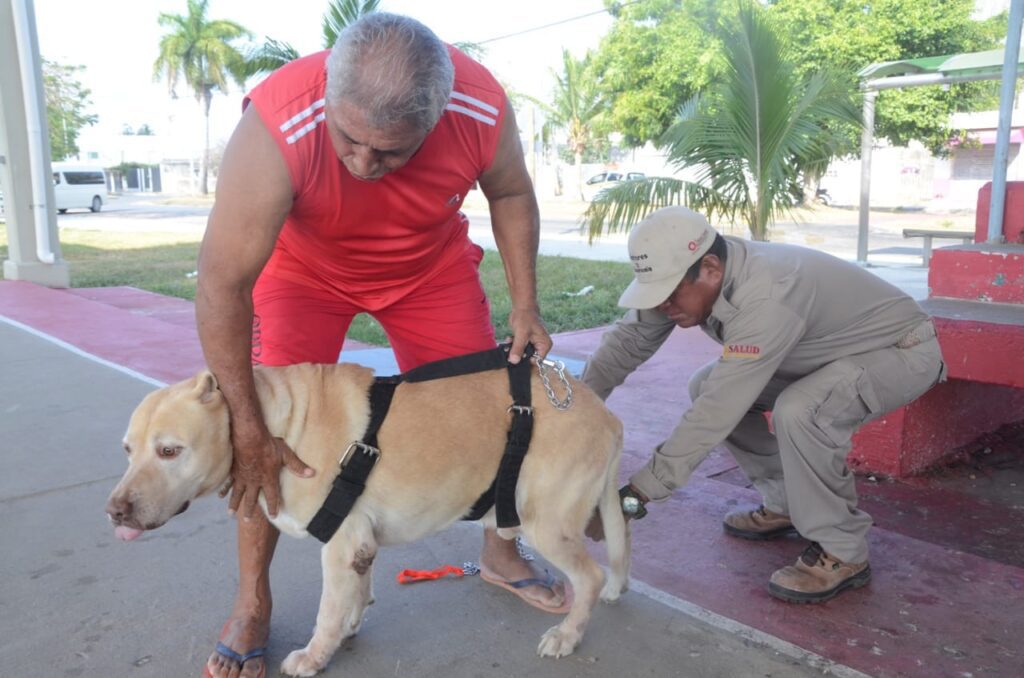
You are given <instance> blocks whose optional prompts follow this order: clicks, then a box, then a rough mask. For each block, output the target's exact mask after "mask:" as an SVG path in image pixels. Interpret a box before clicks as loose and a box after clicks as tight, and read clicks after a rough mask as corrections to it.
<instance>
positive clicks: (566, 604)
mask: <svg viewBox="0 0 1024 678" xmlns="http://www.w3.org/2000/svg"><path fill="white" fill-rule="evenodd" d="M480 578H481V579H482V580H484V581H485V582H487V583H488V584H494V585H495V586H498V587H501V588H503V589H505V590H506V591H510V592H511V593H514V594H515V595H516V596H517V597H518V598H519V599H520V600H522V601H523V602H524V603H526V604H527V605H531V606H533V607H535V608H537V609H538V610H543V611H544V612H550V613H552V614H565V613H566V612H568V611H569V608H571V607H572V603H571V602H570V598H569V592H568V590H567V591H566V595H565V600H564V601H563V602H562V604H561V605H560V606H559V607H550V606H548V605H545V604H544V603H542V602H541V601H539V600H535V599H533V598H528V597H527V596H524V595H523V594H522V593H520V590H521V589H524V588H526V587H527V586H542V587H544V588H546V589H547V590H549V591H554V590H555V583H556V582H557V581H558V580H557V579H555V577H554V576H553V575H552V574H551V573H550V572H548V571H547V570H544V577H543V578H540V577H529V578H527V579H518V580H516V581H508V580H507V579H500V578H497V577H492V576H490V575H488V574H487V573H486V572H484V571H482V570H481V571H480Z"/></svg>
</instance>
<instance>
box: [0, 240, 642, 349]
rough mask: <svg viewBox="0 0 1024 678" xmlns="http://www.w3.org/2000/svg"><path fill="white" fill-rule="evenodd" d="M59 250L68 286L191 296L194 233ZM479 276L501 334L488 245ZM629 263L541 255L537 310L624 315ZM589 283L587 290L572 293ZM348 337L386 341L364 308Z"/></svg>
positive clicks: (500, 279) (504, 307)
mask: <svg viewBox="0 0 1024 678" xmlns="http://www.w3.org/2000/svg"><path fill="white" fill-rule="evenodd" d="M60 241H61V253H62V255H63V257H64V259H65V260H67V262H68V263H69V265H70V270H71V286H72V287H114V286H120V285H128V286H132V287H138V288H140V289H144V290H149V291H150V292H156V293H158V294H164V295H167V296H172V297H180V298H182V299H188V300H189V301H192V300H194V299H195V296H196V279H195V278H194V277H189V274H190V273H192V272H193V271H195V269H196V257H197V255H198V253H199V238H198V237H197V236H189V235H182V234H169V233H114V232H106V231H87V230H78V229H68V228H65V229H61V232H60ZM3 259H7V228H6V224H3V222H0V260H3ZM480 278H481V280H482V281H483V285H484V289H485V290H486V292H487V297H488V299H490V301H491V322H492V323H493V325H494V328H495V334H496V336H497V337H498V339H499V340H502V339H504V338H505V337H506V336H508V335H509V334H510V330H509V327H508V314H509V310H510V308H511V304H510V300H509V297H508V286H507V285H506V283H505V269H504V268H503V267H502V264H501V259H500V258H499V257H498V254H497V253H496V252H493V251H488V252H487V253H486V254H485V255H484V260H483V262H482V263H481V264H480ZM632 278H633V273H632V270H631V267H630V266H629V264H625V263H614V262H604V261H589V260H585V259H574V258H572V257H549V256H543V255H542V256H540V257H538V259H537V285H538V290H539V296H540V306H541V312H542V313H543V316H544V322H545V324H546V325H547V328H548V331H549V332H551V333H552V334H553V333H555V332H569V331H572V330H582V329H589V328H591V327H600V326H603V325H607V324H609V323H611V322H613V321H615V320H616V319H618V318H619V317H620V316H621V315H622V309H620V308H619V307H618V306H616V301H617V300H618V298H619V294H621V293H622V290H623V289H625V287H626V285H628V284H629V281H630V280H632ZM587 285H593V287H594V290H593V291H592V292H590V293H589V294H586V295H583V296H580V297H573V296H567V293H574V292H578V291H579V290H580V289H582V288H584V287H586V286H587ZM348 336H349V338H350V339H354V340H356V341H362V342H365V343H368V344H375V345H379V346H385V345H387V343H388V342H387V337H386V336H385V335H384V330H383V329H382V328H381V327H380V325H379V324H377V321H375V320H374V319H373V318H371V317H370V316H368V315H366V314H360V315H358V316H356V318H355V320H354V321H353V322H352V326H351V328H350V329H349V333H348Z"/></svg>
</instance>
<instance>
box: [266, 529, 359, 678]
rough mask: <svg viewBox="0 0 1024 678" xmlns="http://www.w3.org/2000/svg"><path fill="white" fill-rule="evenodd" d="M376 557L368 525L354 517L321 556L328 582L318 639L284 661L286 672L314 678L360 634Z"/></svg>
mask: <svg viewBox="0 0 1024 678" xmlns="http://www.w3.org/2000/svg"><path fill="white" fill-rule="evenodd" d="M376 555H377V542H376V541H375V540H374V538H373V531H372V529H371V528H370V524H369V521H367V520H366V519H365V518H364V517H363V516H357V515H355V514H350V515H349V516H348V518H346V520H345V523H344V524H343V525H342V527H341V529H339V530H338V533H337V534H335V535H334V537H333V538H332V539H331V541H330V542H328V543H327V544H326V545H324V547H323V549H322V550H321V552H320V560H321V564H322V566H323V577H324V584H323V591H322V593H321V594H320V611H319V612H318V613H317V616H316V628H315V629H314V631H313V637H312V638H310V640H309V644H308V645H306V647H305V648H303V649H301V650H295V651H294V652H292V653H291V654H289V655H288V656H287V657H286V658H285V660H284V662H283V663H282V664H281V671H282V672H283V673H286V674H288V675H293V676H312V675H314V674H316V673H317V672H318V671H322V670H323V669H324V667H325V666H327V662H329V661H330V660H331V657H332V656H333V655H334V653H335V651H337V649H338V646H339V645H341V641H342V640H344V639H345V638H348V637H349V636H354V635H355V634H356V632H357V631H358V630H359V625H360V624H361V623H362V621H363V612H364V611H365V610H366V606H367V605H369V604H370V603H371V602H373V593H372V581H371V573H372V569H373V567H372V566H373V559H374V557H375V556H376Z"/></svg>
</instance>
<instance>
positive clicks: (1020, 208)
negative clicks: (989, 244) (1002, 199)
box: [974, 181, 1024, 243]
mask: <svg viewBox="0 0 1024 678" xmlns="http://www.w3.org/2000/svg"><path fill="white" fill-rule="evenodd" d="M991 200H992V182H991V181H990V182H988V183H986V184H985V185H984V186H982V187H981V190H979V191H978V209H977V210H976V211H975V217H974V242H985V241H986V240H988V215H989V203H990V202H991ZM1003 236H1004V237H1005V238H1006V242H1015V243H1024V181H1007V182H1006V206H1005V207H1004V208H1003Z"/></svg>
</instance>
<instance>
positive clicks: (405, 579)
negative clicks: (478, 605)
mask: <svg viewBox="0 0 1024 678" xmlns="http://www.w3.org/2000/svg"><path fill="white" fill-rule="evenodd" d="M479 571H480V569H479V568H478V567H477V566H476V565H474V564H473V563H463V565H462V567H455V566H454V565H442V566H441V567H436V568H434V569H433V570H402V571H401V572H399V573H398V576H397V577H395V579H397V580H398V583H399V584H413V583H415V582H418V581H432V580H434V579H441V578H442V577H447V576H448V575H451V576H453V577H465V576H467V575H474V574H476V573H477V572H479Z"/></svg>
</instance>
